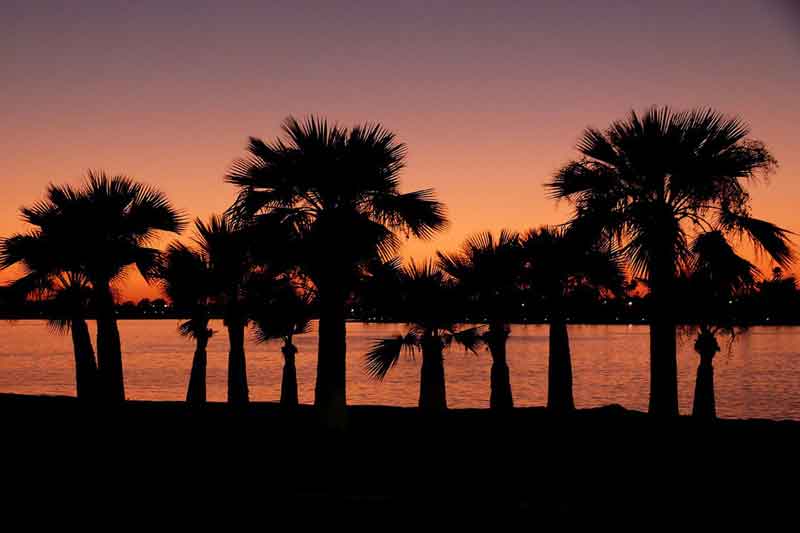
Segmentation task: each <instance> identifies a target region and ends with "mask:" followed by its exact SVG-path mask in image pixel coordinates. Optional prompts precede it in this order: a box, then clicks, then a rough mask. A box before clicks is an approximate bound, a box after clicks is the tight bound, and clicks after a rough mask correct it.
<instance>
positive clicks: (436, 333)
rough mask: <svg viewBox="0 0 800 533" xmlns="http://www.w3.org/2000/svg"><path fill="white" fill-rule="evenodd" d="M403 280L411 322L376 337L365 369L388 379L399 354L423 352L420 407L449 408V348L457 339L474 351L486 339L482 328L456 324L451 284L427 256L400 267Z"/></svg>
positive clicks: (405, 308)
mask: <svg viewBox="0 0 800 533" xmlns="http://www.w3.org/2000/svg"><path fill="white" fill-rule="evenodd" d="M398 276H399V278H400V283H401V285H402V289H401V292H402V298H403V301H402V304H401V305H402V313H403V315H404V316H405V317H407V318H406V320H407V321H408V323H409V325H410V326H409V328H408V330H407V332H406V333H405V334H404V335H398V336H396V337H392V338H389V339H383V340H379V341H377V342H376V343H375V344H374V345H373V347H372V349H371V350H370V351H369V352H368V353H367V355H366V365H365V370H366V372H367V373H368V374H369V375H371V376H372V377H374V378H376V379H383V378H384V377H385V376H386V374H387V373H388V372H389V370H391V368H392V367H393V366H394V365H396V364H397V362H398V360H399V359H400V355H401V354H402V353H405V354H407V355H409V356H411V357H413V356H414V355H415V354H416V353H417V352H420V353H421V354H422V368H421V370H420V384H419V385H420V387H419V407H420V409H422V410H425V411H443V410H445V409H447V392H446V386H445V374H444V349H445V348H447V347H448V346H450V345H451V344H452V343H453V342H455V343H457V344H460V345H462V346H464V347H465V348H466V349H468V350H471V351H473V352H474V351H475V349H476V347H477V346H478V345H479V344H480V343H481V342H482V340H481V335H480V329H481V327H480V326H478V327H473V328H467V329H459V328H457V326H456V324H455V321H454V318H453V317H454V314H455V313H454V311H455V310H454V308H453V307H454V306H453V303H454V301H453V297H452V287H451V286H449V285H448V284H447V282H446V280H445V276H444V273H443V272H442V271H441V270H439V269H438V268H437V267H436V266H435V265H434V263H433V262H431V261H425V262H423V263H422V264H420V265H417V264H416V263H415V262H414V261H411V263H410V264H409V266H407V267H405V268H402V269H400V271H399V272H398Z"/></svg>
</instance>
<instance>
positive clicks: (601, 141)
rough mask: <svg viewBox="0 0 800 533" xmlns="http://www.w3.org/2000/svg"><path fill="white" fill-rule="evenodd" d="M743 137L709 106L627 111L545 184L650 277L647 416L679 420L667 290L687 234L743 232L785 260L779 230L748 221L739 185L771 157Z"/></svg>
mask: <svg viewBox="0 0 800 533" xmlns="http://www.w3.org/2000/svg"><path fill="white" fill-rule="evenodd" d="M748 135H749V128H748V126H747V125H745V124H744V123H743V122H741V121H740V120H739V119H736V118H730V117H726V116H724V115H722V114H720V113H718V112H716V111H713V110H710V109H708V110H706V109H700V110H692V111H687V112H674V111H672V110H671V109H670V108H669V107H662V108H656V107H654V108H651V109H649V110H647V111H646V112H645V113H644V114H643V115H639V114H637V113H636V112H631V114H630V116H629V117H628V118H627V119H626V120H621V121H617V122H614V123H613V124H612V125H611V126H610V127H609V128H608V129H606V130H605V131H600V130H597V129H594V128H589V129H587V130H586V131H585V132H584V133H583V136H582V138H581V140H580V141H579V143H578V146H577V148H578V151H579V152H580V153H581V158H580V159H578V160H576V161H572V162H570V163H568V164H567V165H565V166H564V167H563V168H562V169H561V170H560V171H559V172H558V173H557V174H556V176H555V178H554V179H553V180H552V181H551V182H550V183H549V184H548V187H549V189H550V192H551V194H552V196H553V197H554V198H567V199H569V200H570V201H571V202H572V203H573V205H574V208H575V216H574V218H573V220H572V222H573V224H576V225H584V226H588V227H592V228H593V229H596V230H597V231H603V232H605V233H606V234H607V235H608V236H611V237H614V238H616V239H618V240H619V241H620V242H621V243H622V246H623V248H622V249H623V251H624V253H625V255H626V256H627V258H628V260H629V262H630V266H631V268H632V271H633V274H634V276H636V277H646V279H647V281H648V285H649V287H650V294H651V298H652V303H653V305H652V312H651V316H650V403H649V411H650V412H651V413H653V414H659V415H677V414H678V385H677V383H678V378H677V361H676V344H675V342H676V341H675V328H676V316H675V311H674V307H675V305H676V303H677V302H674V301H673V285H674V282H675V278H676V275H677V273H678V270H679V265H680V264H681V262H682V261H684V260H685V258H686V257H687V255H688V253H689V251H688V246H689V245H688V243H689V242H690V241H691V237H692V235H693V234H694V233H696V232H697V231H698V229H699V230H700V231H703V230H709V229H718V230H720V231H723V232H724V233H731V234H736V235H742V236H746V237H748V238H749V239H750V240H751V241H752V242H753V243H754V244H755V245H756V246H757V247H758V248H760V249H762V250H764V251H766V253H767V254H769V255H770V256H771V257H772V258H773V259H774V260H775V261H777V262H778V263H779V264H780V265H788V264H789V263H790V262H791V258H792V253H791V250H790V247H789V242H788V234H787V231H786V230H784V229H782V228H779V227H777V226H775V225H774V224H771V223H769V222H766V221H764V220H759V219H756V218H753V217H752V216H751V215H750V207H749V206H750V197H749V195H748V193H747V190H746V188H745V185H746V184H747V183H748V182H750V181H752V180H753V179H754V178H757V177H758V176H759V175H762V174H764V173H767V172H769V171H770V170H772V169H773V168H774V167H775V165H776V161H775V159H774V158H773V157H772V155H771V154H770V152H769V151H768V150H767V149H766V148H765V147H764V145H763V144H762V143H760V142H758V141H754V140H752V139H749V138H748Z"/></svg>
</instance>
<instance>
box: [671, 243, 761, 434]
mask: <svg viewBox="0 0 800 533" xmlns="http://www.w3.org/2000/svg"><path fill="white" fill-rule="evenodd" d="M691 252H692V256H691V258H690V261H689V262H688V264H687V266H686V268H685V272H684V274H683V275H682V276H681V278H680V279H679V283H678V287H679V290H678V294H679V295H680V298H681V300H682V301H683V302H685V303H686V304H687V307H688V308H689V309H690V311H689V312H688V313H687V315H685V316H686V317H687V319H686V322H687V323H688V326H687V327H689V329H695V328H696V330H697V339H696V340H695V344H694V349H695V351H696V352H697V353H698V355H699V356H700V364H699V365H698V367H697V379H696V381H695V393H694V403H693V407H692V415H693V416H695V417H697V418H703V419H713V418H716V400H715V394H714V356H715V355H716V353H717V352H719V351H720V346H719V343H718V340H717V335H718V334H719V333H722V332H727V333H728V334H730V335H735V334H736V332H737V331H738V330H740V329H743V324H742V322H741V319H740V317H737V316H736V315H735V313H733V310H732V303H733V299H734V298H735V297H736V295H737V294H739V293H740V292H741V291H743V290H746V289H749V288H751V287H753V286H754V285H755V278H756V277H757V276H758V275H759V271H758V269H757V268H756V267H755V266H754V265H753V264H751V263H750V262H749V261H747V260H746V259H744V258H742V257H740V256H739V255H738V254H737V253H736V252H735V251H734V249H733V247H732V246H731V244H730V243H729V242H728V241H727V240H726V239H725V235H724V234H723V233H722V232H720V231H716V230H712V231H708V232H706V233H701V234H700V235H698V236H697V237H696V238H695V239H694V242H693V243H692V246H691ZM680 289H683V290H680Z"/></svg>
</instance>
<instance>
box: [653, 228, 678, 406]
mask: <svg viewBox="0 0 800 533" xmlns="http://www.w3.org/2000/svg"><path fill="white" fill-rule="evenodd" d="M663 240H664V241H667V245H669V246H671V244H672V243H671V241H668V239H666V238H665V239H663ZM673 267H674V260H673V253H672V251H671V249H669V250H664V251H662V252H661V253H660V255H658V256H656V257H654V261H653V266H652V267H651V272H650V306H651V308H650V404H649V407H648V412H650V414H653V415H657V416H678V359H677V346H676V342H675V329H676V327H675V317H674V314H673V305H672V292H671V291H672V282H673V277H674V276H673V270H674V268H673Z"/></svg>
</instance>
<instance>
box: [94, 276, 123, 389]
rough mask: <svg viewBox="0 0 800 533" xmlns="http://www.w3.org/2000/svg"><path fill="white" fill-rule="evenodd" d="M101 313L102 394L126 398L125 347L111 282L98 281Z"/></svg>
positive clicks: (99, 357) (99, 361)
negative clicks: (120, 335)
mask: <svg viewBox="0 0 800 533" xmlns="http://www.w3.org/2000/svg"><path fill="white" fill-rule="evenodd" d="M95 305H96V312H97V318H96V320H97V370H98V377H99V382H100V393H101V396H102V397H103V399H104V400H105V401H107V402H123V401H125V380H124V377H123V370H122V347H121V345H120V337H119V328H118V327H117V318H116V316H115V311H114V297H113V295H112V294H111V287H110V285H109V283H108V282H103V281H99V282H97V283H96V284H95Z"/></svg>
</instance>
